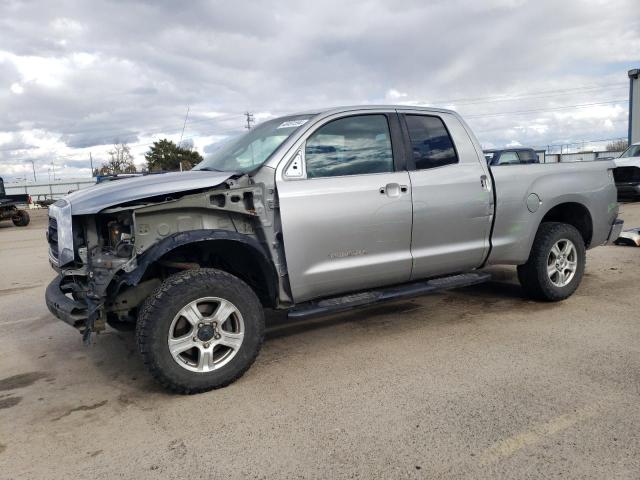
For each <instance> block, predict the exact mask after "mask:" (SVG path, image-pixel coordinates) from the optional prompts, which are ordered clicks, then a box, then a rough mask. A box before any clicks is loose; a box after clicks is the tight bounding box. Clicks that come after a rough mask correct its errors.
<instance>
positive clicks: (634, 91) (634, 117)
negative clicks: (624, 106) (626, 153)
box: [627, 68, 640, 145]
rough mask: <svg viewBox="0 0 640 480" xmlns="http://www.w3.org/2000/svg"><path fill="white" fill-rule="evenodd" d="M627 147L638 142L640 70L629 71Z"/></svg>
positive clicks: (639, 127)
mask: <svg viewBox="0 0 640 480" xmlns="http://www.w3.org/2000/svg"><path fill="white" fill-rule="evenodd" d="M628 75H629V132H628V134H627V139H628V141H629V145H631V144H632V143H635V142H640V78H639V77H640V68H634V69H633V70H629V72H628Z"/></svg>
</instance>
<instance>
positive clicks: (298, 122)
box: [278, 120, 307, 128]
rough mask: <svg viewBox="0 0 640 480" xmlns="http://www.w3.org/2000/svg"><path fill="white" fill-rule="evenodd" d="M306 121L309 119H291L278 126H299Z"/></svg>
mask: <svg viewBox="0 0 640 480" xmlns="http://www.w3.org/2000/svg"><path fill="white" fill-rule="evenodd" d="M305 123H307V120H289V121H287V122H282V123H281V124H280V125H279V126H278V128H297V127H299V126H300V125H304V124H305Z"/></svg>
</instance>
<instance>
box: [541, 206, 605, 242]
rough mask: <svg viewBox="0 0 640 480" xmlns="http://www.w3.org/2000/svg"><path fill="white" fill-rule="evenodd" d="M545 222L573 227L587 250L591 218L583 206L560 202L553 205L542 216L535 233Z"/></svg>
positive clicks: (590, 231) (591, 232)
mask: <svg viewBox="0 0 640 480" xmlns="http://www.w3.org/2000/svg"><path fill="white" fill-rule="evenodd" d="M545 222H560V223H566V224H568V225H571V226H573V227H575V228H576V229H577V230H578V232H580V235H581V236H582V239H583V240H584V245H585V247H587V248H589V246H590V244H591V240H592V239H593V217H592V215H591V212H590V211H589V209H588V208H587V207H586V206H585V205H584V204H582V203H579V202H562V203H559V204H557V205H554V206H553V207H552V208H550V209H549V210H548V211H547V212H546V213H545V214H544V215H543V216H542V218H541V220H540V223H539V224H538V228H537V229H536V232H537V231H538V230H539V229H540V225H542V224H543V223H545Z"/></svg>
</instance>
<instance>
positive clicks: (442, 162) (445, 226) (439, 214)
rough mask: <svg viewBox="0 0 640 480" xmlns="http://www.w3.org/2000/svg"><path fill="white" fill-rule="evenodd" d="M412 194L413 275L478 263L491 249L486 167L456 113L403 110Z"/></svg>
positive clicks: (440, 272) (490, 200)
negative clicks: (405, 111)
mask: <svg viewBox="0 0 640 480" xmlns="http://www.w3.org/2000/svg"><path fill="white" fill-rule="evenodd" d="M401 118H402V119H403V120H404V130H405V140H406V143H407V149H408V150H410V152H411V158H410V160H409V164H410V165H408V167H409V176H410V178H411V188H412V195H413V235H412V243H411V253H412V255H413V271H412V275H411V277H412V279H419V278H427V277H432V276H437V275H446V274H451V273H458V272H464V271H468V270H471V269H474V268H477V267H479V266H480V265H481V264H482V263H483V262H484V259H485V257H486V254H487V252H488V249H489V234H490V229H491V221H492V215H493V192H492V191H491V188H492V184H491V179H490V178H489V172H488V167H487V166H486V164H484V158H483V159H482V162H483V163H480V159H479V157H478V152H477V151H476V148H475V146H474V144H473V142H472V141H471V140H470V138H469V134H468V133H467V131H466V130H465V128H464V126H463V125H462V123H461V122H460V121H459V120H458V118H456V117H455V116H454V115H451V114H448V113H442V114H439V115H433V114H430V115H425V114H419V113H415V114H414V113H410V112H407V113H405V114H404V115H402V116H401Z"/></svg>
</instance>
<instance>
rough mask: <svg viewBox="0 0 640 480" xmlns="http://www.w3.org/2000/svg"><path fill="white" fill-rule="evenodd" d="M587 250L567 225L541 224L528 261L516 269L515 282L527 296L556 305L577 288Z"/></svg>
mask: <svg viewBox="0 0 640 480" xmlns="http://www.w3.org/2000/svg"><path fill="white" fill-rule="evenodd" d="M585 263H586V248H585V245H584V240H583V238H582V235H581V234H580V232H579V231H578V230H577V229H576V228H575V227H573V226H572V225H568V224H566V223H557V222H548V223H543V224H542V225H540V228H539V229H538V232H537V233H536V238H535V240H534V242H533V246H532V247H531V253H530V254H529V259H528V260H527V263H525V264H524V265H520V266H519V267H518V279H519V280H520V285H522V288H523V290H524V291H525V293H526V294H527V296H529V297H531V298H533V299H536V300H545V301H549V302H557V301H559V300H564V299H565V298H568V297H569V296H571V295H572V294H573V292H575V291H576V289H577V288H578V285H580V282H581V280H582V276H583V274H584V267H585Z"/></svg>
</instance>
